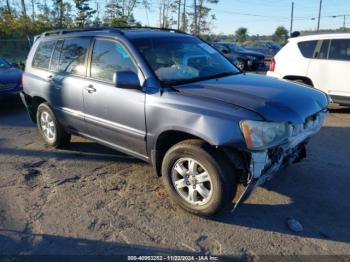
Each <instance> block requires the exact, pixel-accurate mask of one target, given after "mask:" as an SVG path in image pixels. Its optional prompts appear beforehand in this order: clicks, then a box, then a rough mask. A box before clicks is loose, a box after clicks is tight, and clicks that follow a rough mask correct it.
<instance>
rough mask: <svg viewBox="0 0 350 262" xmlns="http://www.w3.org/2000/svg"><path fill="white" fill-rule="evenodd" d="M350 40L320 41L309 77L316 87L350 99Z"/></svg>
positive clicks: (311, 64) (310, 67)
mask: <svg viewBox="0 0 350 262" xmlns="http://www.w3.org/2000/svg"><path fill="white" fill-rule="evenodd" d="M349 72H350V39H328V40H323V41H319V43H318V46H317V48H316V51H315V54H314V58H313V59H312V61H311V63H310V66H309V71H308V76H309V77H310V78H311V79H312V81H313V83H314V86H315V87H316V88H319V89H321V90H322V91H324V92H326V93H328V94H330V95H332V96H339V97H350V84H349V83H350V74H349Z"/></svg>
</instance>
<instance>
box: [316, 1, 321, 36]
mask: <svg viewBox="0 0 350 262" xmlns="http://www.w3.org/2000/svg"><path fill="white" fill-rule="evenodd" d="M321 12H322V0H320V8H319V10H318V22H317V32H318V31H320V23H321Z"/></svg>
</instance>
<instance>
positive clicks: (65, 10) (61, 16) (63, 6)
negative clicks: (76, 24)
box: [51, 0, 72, 28]
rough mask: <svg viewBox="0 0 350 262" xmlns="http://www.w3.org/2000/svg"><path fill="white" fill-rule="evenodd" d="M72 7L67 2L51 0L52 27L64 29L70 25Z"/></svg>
mask: <svg viewBox="0 0 350 262" xmlns="http://www.w3.org/2000/svg"><path fill="white" fill-rule="evenodd" d="M71 10H72V5H71V4H70V3H69V2H68V1H64V0H53V10H52V12H51V14H52V16H53V17H52V19H53V21H52V22H53V25H54V27H58V28H64V27H69V26H71V24H72V18H71V17H72V16H71Z"/></svg>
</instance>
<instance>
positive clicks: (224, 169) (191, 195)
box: [162, 139, 237, 217]
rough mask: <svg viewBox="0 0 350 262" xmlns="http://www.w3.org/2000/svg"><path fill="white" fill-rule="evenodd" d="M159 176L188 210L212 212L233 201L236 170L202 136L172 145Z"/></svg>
mask: <svg viewBox="0 0 350 262" xmlns="http://www.w3.org/2000/svg"><path fill="white" fill-rule="evenodd" d="M162 178H163V182H164V185H165V187H166V189H167V191H168V193H169V195H170V196H171V198H172V199H173V200H174V201H175V202H176V203H177V204H178V205H180V206H181V207H182V208H183V209H185V210H187V211H188V212H190V213H192V214H195V215H199V216H204V217H208V216H212V215H214V214H216V213H217V212H219V211H220V210H221V209H222V208H223V207H224V206H225V205H226V204H228V203H229V202H230V201H232V199H233V196H234V195H235V192H236V187H237V183H236V179H235V172H234V170H233V168H230V165H229V164H228V162H227V161H226V159H225V158H224V157H223V156H222V154H221V153H220V152H219V151H217V150H214V149H213V148H211V147H210V146H209V145H208V144H206V143H205V142H203V141H201V140H196V139H191V140H185V141H183V142H180V143H178V144H176V145H174V146H173V147H171V148H170V149H169V150H168V152H167V153H166V154H165V156H164V159H163V163H162Z"/></svg>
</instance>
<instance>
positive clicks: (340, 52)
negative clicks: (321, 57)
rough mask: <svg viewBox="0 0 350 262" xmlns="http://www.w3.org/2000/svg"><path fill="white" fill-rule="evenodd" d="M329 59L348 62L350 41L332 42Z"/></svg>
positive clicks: (338, 40) (349, 58)
mask: <svg viewBox="0 0 350 262" xmlns="http://www.w3.org/2000/svg"><path fill="white" fill-rule="evenodd" d="M329 59H333V60H344V61H350V39H336V40H332V42H331V47H330V50H329Z"/></svg>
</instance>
